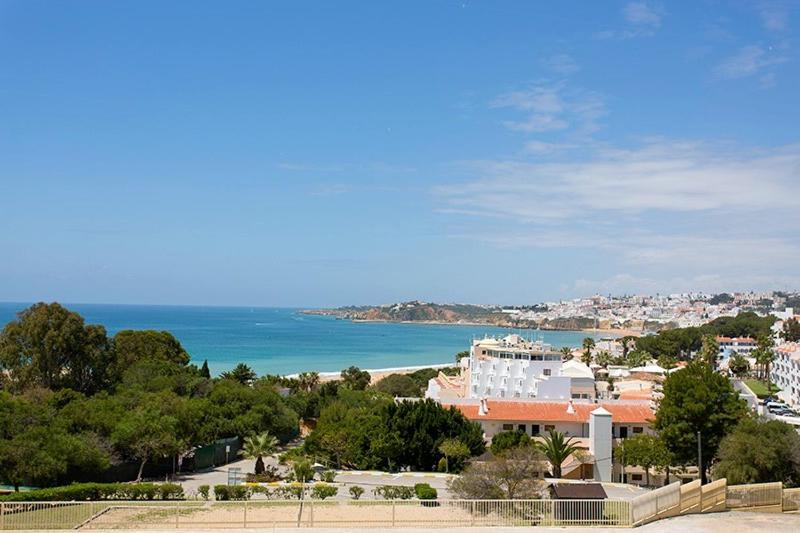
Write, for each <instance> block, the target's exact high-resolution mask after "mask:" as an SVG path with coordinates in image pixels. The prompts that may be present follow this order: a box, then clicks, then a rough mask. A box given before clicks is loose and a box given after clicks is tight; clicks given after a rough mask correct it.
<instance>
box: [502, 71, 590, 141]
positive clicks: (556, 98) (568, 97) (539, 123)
mask: <svg viewBox="0 0 800 533" xmlns="http://www.w3.org/2000/svg"><path fill="white" fill-rule="evenodd" d="M490 107H493V108H511V109H514V110H517V111H523V112H525V113H527V116H526V117H525V118H524V119H522V120H507V121H505V122H503V124H504V125H505V126H506V127H507V128H509V129H511V130H514V131H523V132H528V133H535V132H546V131H556V130H565V129H567V128H573V129H574V130H576V131H577V132H580V133H591V132H593V131H596V130H597V129H598V127H599V125H598V122H597V121H598V120H599V119H600V118H601V117H602V116H603V115H605V114H606V108H605V103H604V102H603V99H602V98H601V97H600V96H599V95H598V94H596V93H593V92H590V91H585V90H581V89H569V88H568V87H567V86H566V85H565V84H564V83H556V84H547V83H539V84H534V85H532V86H530V87H529V88H527V89H524V90H518V91H511V92H508V93H505V94H502V95H500V96H499V97H497V98H495V99H494V100H493V101H492V102H491V104H490Z"/></svg>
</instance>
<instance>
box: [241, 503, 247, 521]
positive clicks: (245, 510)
mask: <svg viewBox="0 0 800 533" xmlns="http://www.w3.org/2000/svg"><path fill="white" fill-rule="evenodd" d="M242 527H247V500H245V501H244V513H243V515H242Z"/></svg>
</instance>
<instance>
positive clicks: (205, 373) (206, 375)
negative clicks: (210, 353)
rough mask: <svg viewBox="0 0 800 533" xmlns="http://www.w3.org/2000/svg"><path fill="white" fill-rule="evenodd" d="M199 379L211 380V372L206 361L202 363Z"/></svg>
mask: <svg viewBox="0 0 800 533" xmlns="http://www.w3.org/2000/svg"><path fill="white" fill-rule="evenodd" d="M200 377H202V378H206V379H211V371H210V370H209V369H208V359H206V360H204V361H203V366H201V367H200Z"/></svg>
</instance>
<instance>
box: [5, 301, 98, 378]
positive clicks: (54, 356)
mask: <svg viewBox="0 0 800 533" xmlns="http://www.w3.org/2000/svg"><path fill="white" fill-rule="evenodd" d="M111 362H112V352H111V349H110V347H109V341H108V338H107V337H106V332H105V329H104V328H103V327H102V326H96V325H85V324H84V321H83V317H81V316H80V315H79V314H78V313H75V312H72V311H70V310H68V309H66V308H65V307H62V306H61V305H59V304H57V303H51V304H46V303H37V304H34V305H32V306H30V307H29V308H27V309H25V310H24V311H22V312H20V313H18V314H17V319H16V320H12V321H11V322H9V323H8V324H6V326H5V327H4V328H3V331H2V333H0V374H2V373H3V371H5V372H6V373H7V380H8V384H9V386H10V388H11V389H12V390H17V391H20V390H24V389H26V388H28V387H36V386H38V387H45V388H48V389H53V390H57V389H61V388H72V389H75V390H78V391H82V392H87V393H92V392H95V391H97V390H100V389H101V388H103V387H104V386H106V384H107V380H108V374H107V370H108V367H109V366H110V364H111Z"/></svg>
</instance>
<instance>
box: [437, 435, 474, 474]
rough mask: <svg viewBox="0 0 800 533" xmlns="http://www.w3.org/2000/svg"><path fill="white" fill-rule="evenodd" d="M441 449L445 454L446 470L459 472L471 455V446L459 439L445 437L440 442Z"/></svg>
mask: <svg viewBox="0 0 800 533" xmlns="http://www.w3.org/2000/svg"><path fill="white" fill-rule="evenodd" d="M439 451H440V452H441V453H442V455H444V461H445V468H444V470H445V472H450V471H451V470H452V471H453V472H459V471H460V470H461V468H462V467H463V466H464V461H465V460H466V459H468V458H469V456H470V455H471V453H470V449H469V446H467V445H466V444H464V443H463V442H461V441H460V440H458V439H444V440H443V441H442V443H441V444H439Z"/></svg>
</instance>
